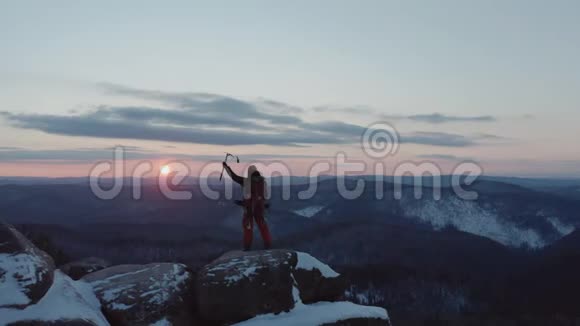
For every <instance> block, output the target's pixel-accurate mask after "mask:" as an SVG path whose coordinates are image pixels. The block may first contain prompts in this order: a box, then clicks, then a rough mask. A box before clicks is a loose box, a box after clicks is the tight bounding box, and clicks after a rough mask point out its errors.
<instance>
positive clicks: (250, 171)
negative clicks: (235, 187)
mask: <svg viewBox="0 0 580 326" xmlns="http://www.w3.org/2000/svg"><path fill="white" fill-rule="evenodd" d="M254 174H256V175H260V171H258V168H257V167H256V166H255V165H250V166H249V167H248V177H251V176H253V175H254Z"/></svg>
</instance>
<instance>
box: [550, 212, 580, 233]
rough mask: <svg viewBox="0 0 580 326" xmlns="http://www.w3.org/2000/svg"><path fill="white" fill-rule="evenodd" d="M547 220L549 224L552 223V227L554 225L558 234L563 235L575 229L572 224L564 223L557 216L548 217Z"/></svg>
mask: <svg viewBox="0 0 580 326" xmlns="http://www.w3.org/2000/svg"><path fill="white" fill-rule="evenodd" d="M547 220H548V222H550V224H552V227H554V229H555V230H556V231H558V233H560V235H561V236H563V237H564V236H567V235H568V234H570V233H572V232H574V230H576V228H575V227H574V226H573V225H568V224H564V223H562V221H560V219H558V218H557V217H549V218H547Z"/></svg>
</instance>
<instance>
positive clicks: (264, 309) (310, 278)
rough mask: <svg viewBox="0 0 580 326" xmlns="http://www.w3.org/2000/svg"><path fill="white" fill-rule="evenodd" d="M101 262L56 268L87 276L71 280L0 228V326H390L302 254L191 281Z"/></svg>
mask: <svg viewBox="0 0 580 326" xmlns="http://www.w3.org/2000/svg"><path fill="white" fill-rule="evenodd" d="M105 265H106V262H104V261H102V260H98V259H94V258H91V259H85V260H81V261H78V262H74V263H70V264H67V265H64V266H62V268H63V269H64V270H65V271H66V272H67V273H69V274H70V275H71V276H73V277H75V278H78V277H80V276H81V275H82V274H86V275H84V276H83V277H82V278H81V279H80V280H78V281H75V280H72V279H71V278H70V277H69V276H68V275H66V274H65V273H63V272H62V271H60V270H55V269H54V264H53V262H52V259H51V258H50V257H49V256H48V255H47V254H46V253H44V252H42V251H41V250H39V249H38V248H36V247H35V246H34V245H33V244H32V243H31V242H30V241H28V240H27V239H26V238H25V237H24V236H22V234H20V233H19V232H18V231H16V230H15V229H14V228H13V227H12V226H8V225H2V226H0V304H1V305H0V325H13V326H15V325H21V326H24V325H26V326H35V325H55V326H56V325H58V326H63V325H64V326H107V325H114V326H117V325H120V326H124V325H137V326H139V325H154V326H168V325H176V326H179V325H184V326H185V325H233V324H236V323H238V324H237V325H245V326H259V325H292V326H294V325H341V326H347V325H352V326H358V325H373V326H374V325H377V326H379V325H380V326H382V325H389V318H388V316H387V312H386V311H385V309H383V308H379V307H369V306H361V305H357V304H354V303H351V302H345V301H341V300H343V299H344V298H343V294H344V293H345V289H346V282H345V279H344V278H343V277H342V276H341V275H339V274H338V273H336V272H335V271H334V270H332V268H330V267H329V266H327V265H325V264H323V263H322V262H320V261H318V260H317V259H316V258H314V257H312V256H310V255H309V254H306V253H302V252H296V251H291V250H282V249H279V250H265V251H253V252H242V251H233V252H229V253H226V254H224V255H222V256H221V257H219V258H218V259H216V260H215V261H213V262H211V263H210V264H208V265H207V266H205V267H203V268H202V269H201V270H200V271H199V272H198V273H197V275H194V274H193V273H192V272H191V271H190V270H189V269H188V268H187V267H186V266H185V265H182V264H174V263H155V264H149V265H119V266H113V267H108V268H104V269H101V268H103V267H104V266H105ZM93 269H99V270H97V271H93V272H91V271H92V270H93ZM87 273H88V274H87Z"/></svg>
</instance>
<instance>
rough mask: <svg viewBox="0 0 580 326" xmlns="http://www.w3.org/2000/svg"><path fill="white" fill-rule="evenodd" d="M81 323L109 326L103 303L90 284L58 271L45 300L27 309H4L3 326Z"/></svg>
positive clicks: (0, 315)
mask: <svg viewBox="0 0 580 326" xmlns="http://www.w3.org/2000/svg"><path fill="white" fill-rule="evenodd" d="M62 319H81V320H88V321H92V322H93V323H95V324H96V325H98V326H101V325H103V326H105V325H109V323H108V322H107V320H106V319H105V317H104V316H103V315H102V313H101V306H100V303H99V300H98V299H97V297H96V296H95V294H94V293H93V289H92V287H91V285H90V284H88V283H86V282H84V281H76V282H75V281H73V280H72V279H70V278H69V277H68V276H66V275H64V274H63V273H62V272H60V271H58V270H57V271H55V274H54V282H53V284H52V286H51V287H50V289H49V290H48V292H47V293H46V294H45V295H44V297H43V298H42V299H41V300H40V301H38V302H37V303H36V304H34V305H30V306H28V307H26V308H25V309H22V310H20V309H0V325H6V324H9V323H13V322H17V321H23V320H35V321H56V320H62Z"/></svg>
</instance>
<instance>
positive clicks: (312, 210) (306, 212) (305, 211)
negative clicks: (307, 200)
mask: <svg viewBox="0 0 580 326" xmlns="http://www.w3.org/2000/svg"><path fill="white" fill-rule="evenodd" d="M323 209H324V206H308V207H304V208H302V209H298V210H295V211H294V213H295V214H296V215H300V216H302V217H307V218H311V217H312V216H314V215H316V214H318V212H320V211H321V210H323Z"/></svg>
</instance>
